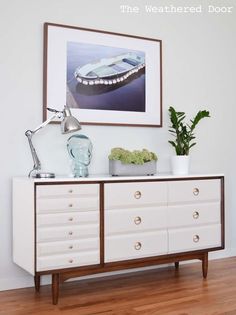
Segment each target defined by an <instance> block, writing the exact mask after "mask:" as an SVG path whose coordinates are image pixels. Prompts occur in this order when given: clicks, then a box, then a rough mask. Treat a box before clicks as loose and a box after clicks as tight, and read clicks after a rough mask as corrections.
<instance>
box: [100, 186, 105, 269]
mask: <svg viewBox="0 0 236 315" xmlns="http://www.w3.org/2000/svg"><path fill="white" fill-rule="evenodd" d="M104 235H105V233H104V183H100V264H101V267H104V257H105V253H104Z"/></svg>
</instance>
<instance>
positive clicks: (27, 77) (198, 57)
mask: <svg viewBox="0 0 236 315" xmlns="http://www.w3.org/2000/svg"><path fill="white" fill-rule="evenodd" d="M148 3H149V4H153V5H158V6H160V5H167V4H176V5H199V4H201V3H202V6H203V10H204V12H202V13H201V14H173V13H172V14H171V13H169V14H168V13H163V14H147V13H145V11H144V6H145V5H146V4H147V2H146V1H144V0H139V1H132V0H130V1H129V2H128V3H125V2H124V1H120V0H115V1H108V0H100V1H92V0H87V1H78V0H50V1H48V0H34V1H32V0H18V1H17V0H1V1H0V12H1V13H0V15H1V16H0V39H1V49H0V75H1V85H0V100H1V124H0V132H1V154H0V165H1V172H0V174H1V176H0V187H1V189H0V289H3V290H4V289H8V288H14V287H23V286H28V285H32V283H33V282H32V278H31V277H30V276H28V275H27V273H25V272H24V271H23V270H21V269H20V268H19V267H17V266H16V265H14V264H13V262H12V225H11V222H12V216H11V208H12V201H11V181H12V177H14V176H19V175H23V176H26V175H27V173H28V171H29V170H30V168H31V166H32V160H31V156H30V152H29V148H28V144H27V139H26V138H25V136H24V132H25V130H26V129H29V128H31V129H33V128H35V127H36V126H37V125H39V124H40V123H41V122H42V85H43V77H42V63H43V23H44V22H53V23H60V24H68V25H75V26H80V27H87V28H92V29H100V30H106V31H111V32H119V33H127V34H133V35H138V36H143V37H151V38H158V39H162V40H163V115H164V127H163V128H137V127H105V126H85V127H83V130H82V133H84V134H86V135H87V136H89V137H90V138H91V140H92V142H93V144H94V156H93V161H92V164H91V167H90V173H91V174H92V173H93V174H99V173H107V171H108V163H107V155H108V152H109V150H110V148H111V147H114V146H123V147H126V148H128V149H135V148H143V147H146V148H148V149H150V150H153V151H155V152H156V153H157V154H158V156H159V162H158V170H159V171H160V172H168V171H170V166H169V158H170V156H171V155H172V154H173V150H172V148H171V147H170V146H169V145H168V142H167V141H168V139H169V134H168V114H167V109H168V107H169V106H170V105H172V106H174V107H176V108H177V109H179V110H183V111H186V112H187V113H188V115H189V117H192V116H193V115H194V114H195V113H196V112H197V111H198V110H199V109H204V108H206V109H208V110H210V112H211V116H212V118H210V119H208V120H205V121H203V122H202V123H201V126H199V129H198V130H197V140H198V145H197V146H196V147H195V148H194V149H193V150H192V154H191V165H192V166H191V169H192V171H193V172H200V173H203V172H206V173H208V172H209V173H210V172H220V173H225V175H226V236H227V239H226V245H227V250H226V251H224V252H220V253H219V254H218V257H223V256H230V255H231V256H232V255H234V253H235V248H236V232H235V231H236V229H235V225H236V214H235V211H234V208H235V206H236V199H235V193H234V189H233V188H234V185H235V184H236V179H235V178H236V177H235V157H236V154H235V153H236V152H235V147H236V146H235V141H234V138H235V137H234V134H235V128H234V117H235V112H236V109H235V108H236V101H235V82H236V78H235V76H236V61H235V60H236V58H235V56H236V45H235V33H236V32H235V27H236V22H235V21H236V19H235V18H236V8H234V10H233V13H231V14H210V13H207V12H206V11H205V9H206V8H207V5H208V4H211V3H212V1H209V0H204V1H203V0H202V1H191V0H189V1H182V0H178V1H177V0H176V1H173V0H172V1H170V0H165V1H164V0H163V1H148ZM217 3H218V4H219V5H222V3H223V2H222V1H214V4H215V5H216V4H217ZM122 4H129V5H132V4H133V5H139V7H140V9H141V12H140V13H139V14H125V13H121V11H120V5H122ZM224 4H227V5H229V6H233V5H234V1H233V0H227V1H224ZM67 138H68V136H62V135H60V132H59V128H58V126H56V125H50V126H48V127H47V128H45V129H44V130H42V131H41V132H40V133H39V134H38V135H37V136H35V139H34V143H35V146H36V147H37V151H38V153H39V156H40V158H41V161H42V163H43V166H44V168H47V169H48V170H54V171H55V172H56V173H57V174H68V173H69V172H70V162H69V159H68V156H67V152H66V149H65V144H66V140H67ZM25 221H27V218H25ZM22 228H23V227H22ZM22 254H24V253H22ZM216 256H217V255H215V256H214V257H216Z"/></svg>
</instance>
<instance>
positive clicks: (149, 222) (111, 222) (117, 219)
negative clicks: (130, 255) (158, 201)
mask: <svg viewBox="0 0 236 315" xmlns="http://www.w3.org/2000/svg"><path fill="white" fill-rule="evenodd" d="M166 227H167V208H166V207H155V208H154V207H152V208H142V209H139V208H138V209H124V210H123V209H122V210H110V211H105V235H111V234H117V233H127V232H136V233H137V232H139V231H151V230H157V229H164V228H166Z"/></svg>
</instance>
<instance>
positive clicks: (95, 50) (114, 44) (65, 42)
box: [43, 23, 162, 127]
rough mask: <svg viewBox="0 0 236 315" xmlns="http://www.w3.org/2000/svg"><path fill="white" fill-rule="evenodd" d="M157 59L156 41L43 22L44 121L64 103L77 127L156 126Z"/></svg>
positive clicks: (159, 44)
mask: <svg viewBox="0 0 236 315" xmlns="http://www.w3.org/2000/svg"><path fill="white" fill-rule="evenodd" d="M161 57H162V42H161V40H157V39H151V38H144V37H138V36H131V35H124V34H118V33H111V32H104V31H98V30H91V29H85V28H79V27H73V26H68V25H59V24H52V23H45V25H44V87H43V90H44V91H43V103H44V104H43V106H44V111H43V112H44V117H43V118H44V120H46V119H47V118H48V116H47V115H48V113H47V107H51V108H55V109H57V110H62V109H63V107H64V105H65V104H67V105H68V106H69V107H70V109H71V112H72V114H73V115H74V116H75V117H76V118H77V119H78V120H79V122H80V123H81V124H92V125H126V126H145V127H146V126H150V127H161V126H162V65H161ZM49 115H50V114H49Z"/></svg>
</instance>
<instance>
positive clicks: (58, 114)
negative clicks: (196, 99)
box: [25, 105, 81, 178]
mask: <svg viewBox="0 0 236 315" xmlns="http://www.w3.org/2000/svg"><path fill="white" fill-rule="evenodd" d="M47 110H48V111H50V112H53V113H54V114H53V115H52V116H51V117H50V118H48V119H47V120H46V121H44V122H43V123H42V124H41V125H40V126H38V127H37V128H35V129H34V130H27V131H26V132H25V135H26V137H27V139H28V141H29V146H30V150H31V154H32V158H33V162H34V166H33V169H32V170H31V171H30V172H29V175H28V177H36V178H53V177H55V174H54V173H46V172H41V162H40V160H39V158H38V155H37V153H36V150H35V148H34V146H33V143H32V138H33V136H34V135H35V134H36V133H37V132H38V131H39V130H40V129H42V128H44V127H45V126H47V125H48V124H49V123H50V122H51V121H52V120H54V119H55V118H59V119H60V118H62V121H61V133H62V134H66V133H70V132H74V131H78V130H80V129H81V126H80V123H79V122H78V120H77V119H76V118H75V117H74V116H72V114H71V111H70V109H69V107H68V106H67V105H65V107H64V109H63V111H58V110H56V109H52V108H47Z"/></svg>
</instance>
